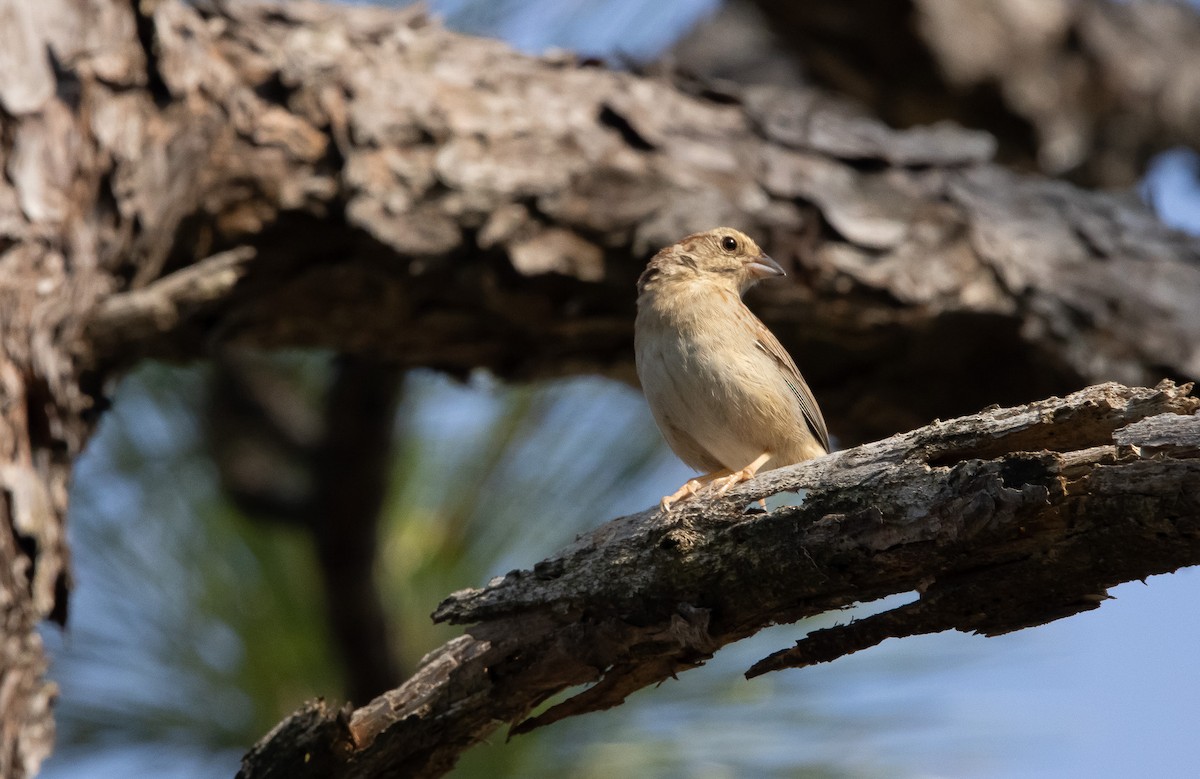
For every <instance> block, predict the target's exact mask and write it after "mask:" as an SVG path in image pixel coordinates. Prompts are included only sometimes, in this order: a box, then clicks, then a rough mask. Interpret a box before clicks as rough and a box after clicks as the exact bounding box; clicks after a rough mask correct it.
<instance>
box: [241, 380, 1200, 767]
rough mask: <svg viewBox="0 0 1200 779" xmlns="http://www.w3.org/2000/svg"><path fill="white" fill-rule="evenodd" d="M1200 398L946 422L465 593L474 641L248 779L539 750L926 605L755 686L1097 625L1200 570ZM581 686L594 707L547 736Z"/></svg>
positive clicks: (763, 482)
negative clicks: (553, 738)
mask: <svg viewBox="0 0 1200 779" xmlns="http://www.w3.org/2000/svg"><path fill="white" fill-rule="evenodd" d="M1190 389H1191V386H1190V385H1187V386H1183V387H1176V386H1175V385H1174V384H1172V383H1170V382H1163V383H1162V384H1160V385H1159V386H1158V388H1156V389H1153V390H1151V389H1130V388H1128V387H1124V386H1121V385H1118V384H1106V385H1099V386H1095V387H1091V388H1089V389H1087V390H1084V391H1081V392H1078V393H1075V394H1073V395H1071V396H1069V397H1067V398H1051V399H1049V400H1045V401H1041V402H1038V403H1033V404H1030V405H1028V406H1022V407H1019V408H1008V409H993V410H988V411H984V412H982V413H979V414H976V415H973V416H970V417H964V418H960V419H955V420H951V421H948V422H935V423H933V424H931V425H928V426H926V427H924V428H921V429H918V430H915V431H913V432H910V433H905V434H902V435H897V436H894V437H892V438H889V439H886V440H884V441H880V442H877V443H873V444H868V445H864V446H860V447H857V448H854V449H850V450H846V451H843V452H838V453H835V454H833V455H830V456H827V457H824V458H821V459H819V460H815V461H811V462H808V463H802V464H800V465H797V466H792V467H789V468H785V469H780V470H778V471H772V472H770V473H768V474H765V475H764V476H762V477H760V478H758V479H756V480H754V481H753V482H750V483H749V484H747V485H746V486H745V487H743V488H740V489H738V490H736V491H735V492H734V493H733V494H731V495H729V496H727V497H725V498H721V499H715V500H696V501H692V502H689V503H685V504H683V505H682V506H681V507H680V508H679V509H678V510H676V511H673V512H672V513H671V514H669V515H666V516H664V515H662V514H661V513H660V512H658V511H654V510H652V511H647V512H644V513H641V514H636V515H633V516H628V517H623V518H621V519H617V520H614V521H612V522H610V523H608V524H607V525H605V526H603V527H601V528H599V529H598V530H596V531H595V532H593V533H591V534H589V535H587V536H584V537H582V538H580V539H579V540H578V541H577V542H576V543H575V544H574V545H572V546H571V547H569V548H567V549H565V550H563V551H561V552H559V553H558V554H556V555H554V556H553V557H551V558H549V559H547V560H545V561H543V562H541V563H539V564H538V565H536V566H534V567H533V569H532V570H528V571H513V572H511V573H509V574H507V575H505V576H503V577H500V578H497V579H495V580H493V581H492V582H491V583H490V584H488V585H487V586H486V587H484V588H482V589H478V590H466V591H463V592H459V593H455V594H454V595H452V596H451V597H450V598H448V599H447V600H446V601H444V602H443V603H442V604H441V605H440V606H439V607H438V609H437V611H436V612H435V613H434V619H435V620H437V621H446V622H454V623H459V624H466V625H469V626H470V627H468V629H467V631H466V633H465V634H464V635H463V636H461V637H460V638H458V639H455V640H454V641H451V642H450V643H448V644H446V645H445V646H443V647H442V648H440V649H438V650H436V651H434V652H432V653H430V655H428V656H427V657H426V658H425V660H424V661H423V663H422V666H421V668H420V669H419V670H418V672H417V674H416V675H415V676H414V677H413V678H412V679H410V680H409V681H408V682H406V683H405V684H404V685H403V686H402V687H400V688H399V689H397V690H393V691H391V692H389V693H387V694H385V695H383V696H381V697H380V698H378V699H376V700H375V701H373V702H372V703H370V704H369V705H367V706H364V707H362V708H361V709H358V710H356V711H354V712H353V713H351V714H349V715H348V717H347V715H345V714H337V713H334V712H330V711H329V710H327V709H325V708H323V707H322V706H319V705H312V706H309V707H306V709H304V710H303V711H302V712H300V713H299V714H297V715H296V718H295V721H287V722H285V723H283V724H282V725H281V727H280V729H277V731H276V732H275V733H273V734H272V735H271V736H268V737H267V738H266V739H264V740H263V741H262V742H260V743H259V744H258V745H257V746H256V747H255V748H254V750H253V751H251V752H250V754H249V755H247V757H246V759H245V761H244V764H243V769H242V772H241V774H240V776H242V777H244V778H245V779H257V777H263V776H274V775H281V774H275V773H273V771H277V770H284V769H281V768H280V766H285V767H286V770H295V771H296V773H294V774H289V775H292V776H315V775H316V774H314V773H310V772H306V771H305V770H303V767H302V765H301V763H300V762H299V761H298V757H297V756H299V755H303V754H321V755H333V756H334V757H331V758H330V760H329V762H327V763H324V764H322V767H321V770H322V771H323V772H324V773H322V774H321V775H323V776H333V777H341V776H354V777H370V776H381V775H395V774H399V775H405V776H438V775H440V774H442V773H444V772H445V771H447V770H449V768H450V767H451V766H452V765H453V763H454V761H455V759H456V758H457V756H458V754H459V753H460V752H461V751H462V750H464V749H466V748H467V747H468V746H470V745H471V744H473V743H476V742H478V741H480V740H481V739H483V738H484V737H486V736H487V735H488V734H489V733H490V732H492V731H493V730H494V729H495V728H496V727H498V725H499V724H500V723H502V722H509V723H513V724H514V727H513V729H512V731H511V732H513V733H519V732H524V731H526V730H529V729H531V728H534V727H538V726H541V725H546V724H549V723H551V722H554V721H557V720H559V719H562V718H564V717H567V716H572V715H576V714H581V713H584V712H588V711H596V710H599V709H604V708H609V707H612V706H615V705H618V704H620V703H621V702H622V701H623V700H624V699H625V697H626V696H627V695H628V694H629V693H631V692H633V691H635V690H637V689H640V688H642V687H645V686H647V685H650V684H654V683H657V682H661V681H663V680H665V679H667V678H669V677H671V676H673V675H674V674H676V673H678V672H679V671H683V670H686V669H688V668H693V667H695V666H698V665H701V664H703V663H704V661H705V660H706V659H707V658H708V657H710V656H711V655H712V653H713V652H715V651H716V650H717V649H718V648H720V647H721V646H724V645H725V644H728V643H730V642H732V641H736V640H738V639H741V638H744V637H746V636H748V635H751V634H753V633H755V632H757V631H758V630H760V629H762V628H764V627H767V626H769V625H772V624H776V623H781V622H794V621H796V620H799V619H803V618H805V617H808V616H812V615H815V614H820V613H822V612H825V611H828V610H830V609H838V608H842V607H844V606H847V605H849V604H852V603H855V602H865V601H871V600H875V599H878V598H882V597H885V596H888V595H892V594H896V593H906V592H914V593H917V594H918V596H919V599H918V600H916V601H915V602H913V603H909V604H907V605H903V606H900V607H898V608H895V609H892V610H890V611H887V612H884V613H882V614H878V615H875V616H873V617H869V618H867V619H864V620H859V621H857V622H853V623H851V624H849V625H843V626H838V627H833V628H828V629H825V630H821V631H817V632H814V633H813V634H811V635H810V636H809V637H807V638H805V639H802V640H801V641H799V642H798V644H797V646H796V647H795V648H792V649H787V650H784V651H782V652H779V653H776V654H774V655H772V656H771V657H769V658H766V659H765V660H763V661H761V662H759V663H758V664H756V665H755V666H754V667H753V668H752V669H750V672H749V673H750V675H756V674H759V673H764V672H766V671H769V670H776V669H779V668H786V667H792V666H802V665H807V664H811V663H814V662H825V661H829V660H833V659H835V658H837V657H840V656H842V655H845V654H848V653H850V652H854V651H858V650H859V649H863V648H866V647H869V646H873V645H874V644H877V643H879V642H880V641H882V640H884V639H885V638H888V637H891V636H906V635H913V634H916V633H927V632H935V631H941V630H947V629H951V628H954V629H957V630H963V631H972V632H976V633H982V634H984V635H996V634H999V633H1004V632H1008V631H1012V630H1018V629H1021V628H1024V627H1029V626H1033V625H1040V624H1043V623H1046V622H1050V621H1052V620H1056V619H1060V618H1062V617H1065V616H1069V615H1071V614H1076V613H1079V612H1081V611H1087V610H1090V609H1094V608H1096V607H1097V606H1099V605H1100V603H1101V602H1102V600H1103V599H1104V598H1105V597H1106V596H1105V592H1106V590H1107V589H1108V588H1109V587H1112V586H1114V585H1116V584H1119V583H1121V582H1124V581H1130V580H1133V579H1141V578H1145V577H1146V576H1150V575H1152V574H1157V573H1163V572H1166V571H1172V570H1175V569H1176V568H1178V567H1181V566H1185V565H1195V564H1200V489H1198V487H1197V485H1198V484H1200V415H1197V414H1196V412H1197V410H1198V409H1200V400H1197V399H1196V398H1193V397H1190V396H1189V394H1188V393H1189V391H1190ZM803 489H807V490H808V493H807V496H806V497H804V498H799V497H797V496H796V495H795V491H796V490H803ZM789 493H791V494H792V497H793V498H794V499H793V500H792V501H790V502H789V503H787V504H785V505H783V506H781V507H779V508H776V509H774V510H772V511H770V512H769V513H747V511H746V509H747V507H749V506H751V505H752V504H753V503H754V502H755V501H757V500H758V499H760V498H765V497H771V496H777V495H785V496H786V495H788V494H789ZM580 684H590V685H591V686H590V687H589V688H587V689H586V690H584V691H583V692H581V693H578V694H576V695H575V696H574V697H571V698H567V699H566V700H564V701H561V702H559V703H557V704H556V705H554V706H552V707H551V708H550V709H548V710H546V711H544V712H542V713H540V714H538V715H536V716H534V717H532V718H527V717H528V715H529V713H530V712H531V711H533V710H534V708H535V707H536V706H538V705H539V704H541V703H543V702H544V701H546V700H547V699H549V698H550V697H551V696H553V695H554V694H556V693H558V692H561V691H562V690H565V689H567V688H569V687H572V686H575V685H580ZM302 726H303V727H302ZM298 733H299V734H304V733H315V734H316V736H315V737H312V738H310V737H308V736H305V735H296V734H298Z"/></svg>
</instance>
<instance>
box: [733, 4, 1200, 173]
mask: <svg viewBox="0 0 1200 779" xmlns="http://www.w3.org/2000/svg"><path fill="white" fill-rule="evenodd" d="M746 2H749V3H751V4H753V5H754V6H756V7H758V8H760V9H761V10H762V11H763V13H764V14H765V16H766V17H767V19H768V20H769V26H770V29H771V30H772V31H774V32H775V33H776V35H777V36H778V39H779V40H780V42H781V43H782V44H783V45H784V46H786V47H787V48H788V49H789V50H790V51H792V52H793V53H794V54H795V56H796V58H797V60H798V62H799V63H801V64H802V66H803V69H804V72H805V73H806V74H807V75H808V76H810V77H811V78H812V79H813V80H815V81H816V82H818V83H821V84H824V85H826V86H828V87H832V88H834V89H836V90H837V91H839V92H841V93H843V94H846V95H851V96H853V97H854V98H855V99H856V100H859V101H861V102H862V103H863V104H864V105H866V106H867V107H868V108H869V109H870V111H871V112H872V113H873V114H874V115H875V116H878V117H880V118H882V119H883V120H884V121H887V122H889V123H891V124H893V125H898V126H908V125H912V124H925V123H929V122H936V121H939V120H944V119H952V120H954V121H957V122H960V123H962V124H963V125H965V126H967V127H976V128H979V129H983V130H987V131H988V132H990V133H992V134H993V136H995V137H996V138H997V139H998V141H999V143H1000V148H1001V154H1002V157H1003V159H1004V160H1005V161H1006V162H1008V163H1015V164H1019V165H1023V166H1026V167H1030V168H1033V167H1036V168H1039V169H1041V170H1043V171H1046V172H1048V173H1053V174H1056V175H1068V176H1070V177H1071V178H1072V180H1074V181H1077V182H1086V183H1089V184H1092V185H1098V186H1130V185H1132V184H1133V183H1134V182H1136V181H1137V180H1138V178H1139V177H1140V176H1141V175H1142V173H1143V172H1144V171H1145V169H1146V162H1147V161H1148V160H1149V158H1150V157H1151V156H1152V155H1153V154H1155V153H1157V152H1160V151H1163V150H1165V149H1169V148H1171V147H1172V146H1179V145H1183V146H1190V147H1192V148H1194V149H1196V148H1200V13H1197V11H1196V8H1195V7H1194V6H1193V5H1189V4H1188V3H1183V2H1173V1H1172V0H1140V2H1136V3H1128V2H1118V1H1117V0H1082V1H1080V0H1045V1H1044V2H1037V3H1027V2H1022V0H908V1H907V2H905V1H901V2H895V0H850V1H849V2H842V0H817V1H816V2H804V3H793V2H789V1H788V0H746Z"/></svg>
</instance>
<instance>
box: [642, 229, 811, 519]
mask: <svg viewBox="0 0 1200 779" xmlns="http://www.w3.org/2000/svg"><path fill="white" fill-rule="evenodd" d="M783 275H785V274H784V271H783V268H781V267H780V266H779V263H777V262H776V261H775V260H773V259H771V258H770V257H769V256H768V255H767V254H766V252H764V251H763V250H762V249H761V248H759V246H758V244H756V243H755V242H754V241H753V240H752V239H751V238H750V237H749V236H748V235H746V234H745V233H742V232H741V231H739V230H735V229H733V228H730V227H718V228H716V229H713V230H708V231H706V232H701V233H694V234H692V235H689V236H687V237H686V238H683V239H682V240H680V241H679V242H678V243H675V244H673V245H671V246H668V247H666V248H664V249H662V250H661V251H659V252H658V253H657V254H655V255H654V257H653V258H651V260H650V262H648V263H647V264H646V268H645V270H644V271H643V272H642V274H641V276H640V277H639V278H638V282H637V318H636V320H635V323H634V354H635V361H636V367H637V375H638V379H639V381H640V382H641V385H642V390H643V392H644V393H645V395H646V401H647V403H648V405H649V406H650V411H651V413H652V414H653V416H654V421H655V423H656V424H657V425H658V429H659V430H660V431H661V432H662V435H663V438H665V439H666V441H667V444H668V445H669V446H670V447H671V449H672V450H673V451H674V452H675V454H676V455H678V456H679V459H681V460H683V462H684V463H686V464H687V465H688V466H690V467H692V468H694V469H695V470H697V471H700V472H701V473H702V474H703V475H701V476H699V477H697V478H694V479H691V480H689V481H688V482H687V483H685V484H684V485H683V486H682V487H680V488H679V489H677V490H675V492H673V493H671V494H670V495H667V496H665V497H663V499H662V501H661V502H660V504H659V505H660V508H661V509H662V511H663V512H664V513H666V512H669V511H670V510H671V506H672V505H674V504H675V503H678V502H680V501H683V500H687V499H688V498H690V497H692V496H693V495H695V494H696V493H698V492H700V491H701V490H705V489H707V490H711V491H713V492H715V493H716V494H717V495H724V494H725V493H726V492H728V491H729V489H730V488H732V487H733V486H734V485H737V484H740V483H741V482H744V481H748V480H749V479H751V478H753V477H754V475H755V474H756V473H758V472H759V471H761V470H771V469H773V468H780V467H782V466H785V465H791V464H793V463H798V462H803V461H804V460H811V459H813V458H816V457H820V456H821V455H823V454H826V453H827V452H828V451H829V432H828V430H827V429H826V426H825V419H824V417H823V416H822V415H821V409H820V408H819V407H818V406H817V401H816V398H814V397H813V394H812V390H810V389H809V388H808V384H807V383H806V382H805V381H804V378H803V377H802V376H801V375H800V370H799V369H798V368H797V367H796V363H795V361H793V360H792V358H791V356H790V355H789V354H788V352H787V350H786V349H784V348H783V345H782V344H780V343H779V340H778V339H777V338H776V337H775V336H774V335H773V334H772V333H771V331H770V330H768V329H767V326H766V325H764V324H763V323H762V321H761V320H760V319H759V318H758V317H756V316H755V315H754V314H753V312H751V311H750V309H749V308H747V307H746V304H745V303H744V302H742V295H744V294H745V292H746V291H747V290H748V289H750V287H752V286H754V284H756V283H757V282H759V281H761V280H762V279H767V278H773V277H780V276H783Z"/></svg>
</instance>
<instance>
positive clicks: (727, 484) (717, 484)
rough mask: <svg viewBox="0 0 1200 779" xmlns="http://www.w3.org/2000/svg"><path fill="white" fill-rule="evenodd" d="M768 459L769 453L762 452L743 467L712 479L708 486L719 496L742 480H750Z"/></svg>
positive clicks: (769, 457)
mask: <svg viewBox="0 0 1200 779" xmlns="http://www.w3.org/2000/svg"><path fill="white" fill-rule="evenodd" d="M770 459H771V453H770V452H763V453H762V454H760V455H759V456H758V457H757V458H755V460H754V462H752V463H750V464H749V465H747V466H746V467H745V468H742V469H741V470H737V471H734V472H733V473H731V474H729V475H728V476H721V477H719V478H715V479H713V480H712V481H710V482H709V484H708V487H709V489H710V490H712V491H713V492H714V493H716V495H717V496H718V497H720V496H721V495H724V494H725V493H727V492H729V491H730V490H731V489H733V488H734V487H735V486H737V485H738V484H741V483H742V482H744V481H750V480H751V479H753V478H754V474H756V473H758V469H759V468H761V467H763V466H764V465H765V464H766V462H767V460H770Z"/></svg>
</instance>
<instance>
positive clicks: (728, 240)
mask: <svg viewBox="0 0 1200 779" xmlns="http://www.w3.org/2000/svg"><path fill="white" fill-rule="evenodd" d="M721 248H722V249H724V250H725V251H727V252H733V251H737V239H736V238H734V237H733V236H732V235H727V236H725V237H724V238H722V239H721Z"/></svg>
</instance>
